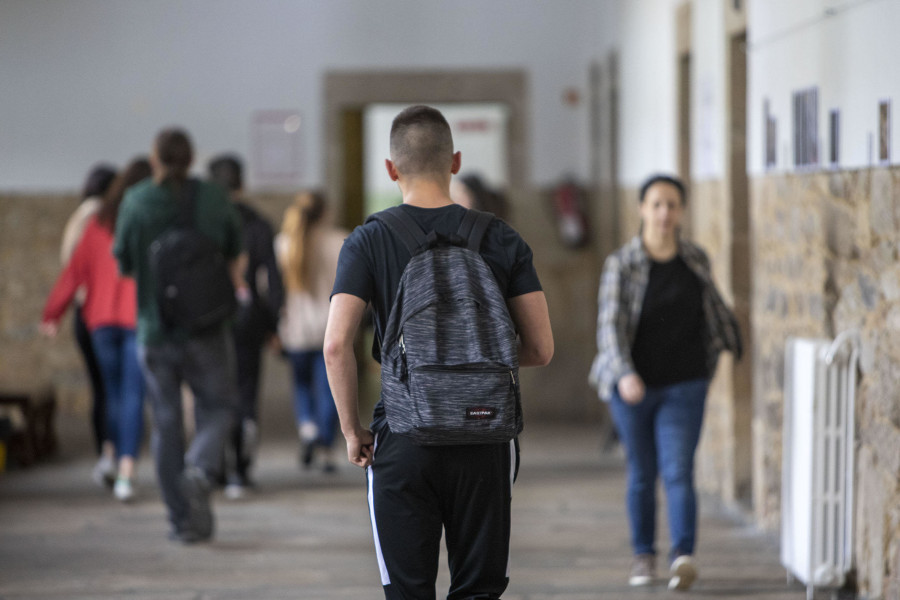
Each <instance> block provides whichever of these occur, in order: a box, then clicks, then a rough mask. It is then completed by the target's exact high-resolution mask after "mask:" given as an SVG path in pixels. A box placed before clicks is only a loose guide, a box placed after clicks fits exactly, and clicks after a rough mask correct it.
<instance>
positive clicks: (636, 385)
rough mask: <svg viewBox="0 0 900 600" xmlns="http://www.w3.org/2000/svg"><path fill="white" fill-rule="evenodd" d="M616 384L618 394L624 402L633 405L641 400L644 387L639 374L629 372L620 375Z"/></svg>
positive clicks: (644, 390)
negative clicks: (622, 375) (620, 377)
mask: <svg viewBox="0 0 900 600" xmlns="http://www.w3.org/2000/svg"><path fill="white" fill-rule="evenodd" d="M617 385H618V388H619V396H621V397H622V400H624V401H625V404H631V405H634V404H640V403H641V401H643V399H644V393H645V392H646V388H645V387H644V381H643V380H642V379H641V378H640V376H638V375H636V374H634V373H629V374H628V375H625V376H624V377H622V379H620V380H619V383H618V384H617Z"/></svg>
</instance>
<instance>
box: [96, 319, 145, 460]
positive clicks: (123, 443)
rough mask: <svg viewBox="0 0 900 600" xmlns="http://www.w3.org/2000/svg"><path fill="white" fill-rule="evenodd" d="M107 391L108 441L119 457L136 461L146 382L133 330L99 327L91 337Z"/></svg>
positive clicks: (141, 428)
mask: <svg viewBox="0 0 900 600" xmlns="http://www.w3.org/2000/svg"><path fill="white" fill-rule="evenodd" d="M91 344H92V345H93V348H94V355H95V356H96V358H97V363H98V365H99V366H100V375H101V376H102V377H103V389H104V390H105V391H106V420H105V424H106V427H105V430H106V439H108V440H110V441H111V442H112V443H113V446H115V448H116V454H117V455H118V456H119V457H122V456H130V457H132V458H137V455H138V451H139V450H140V447H141V437H142V436H143V433H144V378H143V376H142V375H141V367H140V365H139V364H138V356H137V343H136V335H135V331H134V329H126V328H123V327H99V328H97V329H95V330H94V331H93V332H92V333H91Z"/></svg>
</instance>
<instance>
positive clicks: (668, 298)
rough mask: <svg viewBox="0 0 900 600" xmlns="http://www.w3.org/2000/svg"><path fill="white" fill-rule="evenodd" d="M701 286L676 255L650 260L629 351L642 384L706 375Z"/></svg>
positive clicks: (677, 381) (687, 379)
mask: <svg viewBox="0 0 900 600" xmlns="http://www.w3.org/2000/svg"><path fill="white" fill-rule="evenodd" d="M702 292H703V288H702V285H701V283H700V280H699V279H698V278H697V276H696V275H695V274H694V273H693V271H691V269H690V268H689V267H688V266H687V264H686V263H685V262H684V260H683V259H682V258H681V257H680V256H679V257H676V258H674V259H672V260H670V261H668V262H656V261H651V265H650V278H649V281H648V282H647V291H646V295H645V296H644V303H643V305H642V307H641V318H640V321H639V322H638V328H637V334H636V335H635V340H634V345H633V346H632V348H631V358H632V360H634V366H635V369H637V372H638V375H640V376H641V378H642V379H643V380H644V383H645V384H646V385H648V386H661V385H671V384H674V383H680V382H682V381H690V380H691V379H699V378H702V377H708V376H709V373H708V370H707V367H706V351H705V349H704V346H703V327H704V324H703V323H704V320H703V296H702Z"/></svg>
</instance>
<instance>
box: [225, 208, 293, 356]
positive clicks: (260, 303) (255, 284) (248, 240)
mask: <svg viewBox="0 0 900 600" xmlns="http://www.w3.org/2000/svg"><path fill="white" fill-rule="evenodd" d="M235 207H236V208H237V210H238V214H239V215H240V217H241V232H242V234H243V238H244V249H245V250H246V252H247V270H246V271H245V272H244V279H245V281H246V282H247V286H248V287H249V288H250V293H251V296H252V298H253V302H252V303H251V304H250V306H242V307H241V308H240V310H239V311H238V315H237V318H236V319H235V323H234V327H235V333H236V334H237V335H238V337H239V338H240V339H243V340H245V341H247V342H248V343H252V342H250V340H251V339H252V340H255V342H256V343H261V342H262V341H264V339H265V337H266V336H267V335H268V334H271V333H275V332H277V331H278V317H279V313H280V312H281V307H282V305H283V304H284V286H283V284H282V281H281V272H280V271H279V268H278V261H277V260H276V258H275V244H274V233H273V230H272V226H271V225H270V224H269V222H268V221H267V220H266V219H265V218H263V217H262V215H260V214H259V213H258V212H257V211H256V210H254V209H253V208H251V207H250V206H248V205H247V204H245V203H243V202H236V203H235ZM261 284H262V285H261Z"/></svg>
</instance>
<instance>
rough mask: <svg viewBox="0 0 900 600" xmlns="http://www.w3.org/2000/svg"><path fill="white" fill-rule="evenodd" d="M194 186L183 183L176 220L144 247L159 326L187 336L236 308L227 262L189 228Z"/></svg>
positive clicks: (196, 184)
mask: <svg viewBox="0 0 900 600" xmlns="http://www.w3.org/2000/svg"><path fill="white" fill-rule="evenodd" d="M198 187H199V182H198V181H195V180H188V181H187V182H186V184H185V186H183V192H186V194H185V195H184V196H183V197H182V198H180V199H179V205H180V211H179V218H178V221H177V222H176V223H175V224H174V225H173V226H172V227H170V228H169V229H167V230H166V231H164V232H163V233H162V234H161V235H160V236H159V237H158V238H156V239H155V240H153V242H152V243H151V244H150V248H149V249H148V260H149V263H150V271H151V273H152V274H153V279H154V280H155V282H156V300H157V305H158V306H159V313H160V317H161V318H162V322H163V325H164V326H165V327H166V328H167V329H169V330H172V329H181V330H184V331H187V332H188V333H190V334H198V333H202V332H204V331H207V330H210V329H212V328H214V327H215V326H217V325H219V324H221V323H222V322H223V321H225V320H226V319H228V318H229V317H231V316H232V315H233V314H234V312H235V310H236V309H237V299H236V297H235V293H234V292H235V290H234V284H233V283H232V281H231V276H230V274H229V269H228V261H227V260H226V259H225V256H224V255H223V254H222V251H221V249H220V248H219V246H218V244H216V243H215V242H214V241H213V240H212V239H210V238H209V237H207V236H206V235H204V234H203V233H202V232H201V231H200V230H199V229H198V228H197V227H196V224H195V212H196V204H197V192H198Z"/></svg>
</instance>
